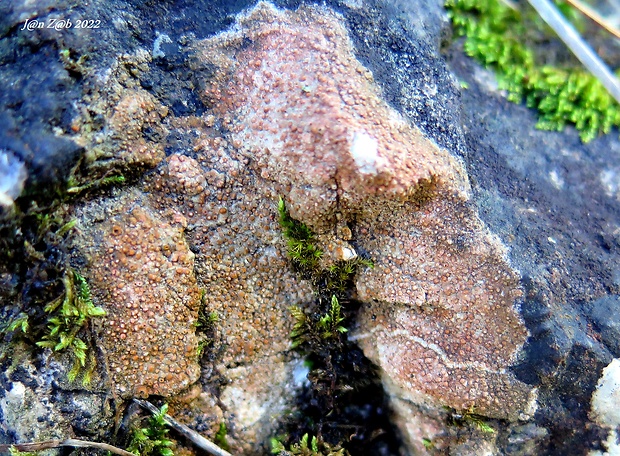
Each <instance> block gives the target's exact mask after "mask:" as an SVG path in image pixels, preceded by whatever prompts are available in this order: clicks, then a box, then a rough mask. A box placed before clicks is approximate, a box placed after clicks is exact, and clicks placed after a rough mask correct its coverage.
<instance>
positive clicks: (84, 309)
mask: <svg viewBox="0 0 620 456" xmlns="http://www.w3.org/2000/svg"><path fill="white" fill-rule="evenodd" d="M63 284H64V287H65V291H64V294H63V295H61V296H59V297H58V298H57V299H55V300H53V301H52V302H50V303H49V304H47V305H46V306H45V309H44V310H45V312H46V313H47V314H48V319H47V328H46V331H45V333H44V334H43V336H42V337H41V340H39V341H38V342H37V345H38V346H39V347H43V348H50V349H52V350H53V351H56V352H59V351H63V350H65V349H68V348H70V349H71V351H72V353H73V356H74V358H75V361H74V364H73V368H72V369H71V370H70V371H69V373H68V375H67V376H68V378H69V380H70V381H74V380H75V379H76V378H77V377H78V375H80V374H82V382H83V383H84V384H85V385H87V384H89V383H90V380H91V376H92V372H93V370H94V367H95V358H94V355H93V354H92V350H90V348H89V345H88V344H87V343H86V342H84V341H83V340H82V339H81V338H80V337H78V333H79V332H80V331H82V330H83V329H84V327H85V326H86V325H87V323H88V322H89V321H90V319H91V318H93V317H101V316H103V315H105V311H104V310H103V309H102V308H101V307H97V306H95V305H94V304H93V301H92V298H91V295H90V288H89V287H88V283H87V282H86V279H84V277H82V276H81V275H80V274H79V273H77V272H76V271H74V270H71V269H70V270H68V271H67V272H66V274H65V276H64V277H63ZM87 355H88V362H87Z"/></svg>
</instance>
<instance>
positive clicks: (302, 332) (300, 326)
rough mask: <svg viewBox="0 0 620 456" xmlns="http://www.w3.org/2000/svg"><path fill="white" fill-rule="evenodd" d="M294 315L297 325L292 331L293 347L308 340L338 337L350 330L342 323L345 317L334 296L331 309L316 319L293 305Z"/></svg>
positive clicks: (292, 311)
mask: <svg viewBox="0 0 620 456" xmlns="http://www.w3.org/2000/svg"><path fill="white" fill-rule="evenodd" d="M290 311H291V313H292V314H293V317H294V318H295V325H294V326H293V330H292V331H291V340H292V341H293V344H292V347H293V348H297V347H300V346H301V345H303V344H305V343H307V342H311V341H314V342H318V343H319V344H320V342H321V340H327V339H337V338H338V337H339V335H340V334H344V333H346V332H347V331H348V330H347V328H345V327H344V326H343V325H342V324H341V323H342V322H343V321H344V319H345V317H344V316H343V315H342V307H341V306H340V303H338V298H336V296H332V300H331V306H330V308H329V310H328V311H327V312H326V313H325V314H324V315H322V316H321V317H319V318H318V319H314V320H313V318H312V317H311V316H308V315H306V313H305V312H304V311H303V310H302V309H301V308H299V307H297V306H293V307H291V308H290Z"/></svg>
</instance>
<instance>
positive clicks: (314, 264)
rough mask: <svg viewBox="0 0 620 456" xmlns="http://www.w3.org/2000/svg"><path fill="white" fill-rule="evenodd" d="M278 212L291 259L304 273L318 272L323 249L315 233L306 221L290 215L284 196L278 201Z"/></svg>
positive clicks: (312, 273)
mask: <svg viewBox="0 0 620 456" xmlns="http://www.w3.org/2000/svg"><path fill="white" fill-rule="evenodd" d="M278 213H279V216H280V218H279V221H280V226H281V227H282V229H283V230H284V237H285V238H286V242H287V245H288V255H289V256H290V258H291V260H292V261H293V263H294V264H295V265H296V266H298V267H299V268H300V269H301V270H302V271H303V272H304V273H306V274H308V275H314V274H316V272H317V270H318V266H319V260H320V259H321V257H322V256H323V251H322V250H321V249H319V248H318V247H317V246H316V245H315V244H314V241H315V240H314V234H313V233H312V231H311V230H310V228H308V226H306V224H305V223H302V222H299V221H297V220H295V219H293V218H292V217H291V216H290V214H289V213H288V210H287V209H286V204H285V203H284V200H283V199H282V198H280V200H279V201H278Z"/></svg>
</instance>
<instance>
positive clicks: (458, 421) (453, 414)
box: [446, 407, 496, 434]
mask: <svg viewBox="0 0 620 456" xmlns="http://www.w3.org/2000/svg"><path fill="white" fill-rule="evenodd" d="M446 410H447V412H448V424H449V425H452V426H470V427H474V428H475V429H477V430H479V431H480V432H484V433H485V434H495V432H496V431H495V429H494V428H493V426H491V425H490V424H489V423H488V421H489V419H488V418H487V417H484V416H482V415H478V414H477V413H476V412H475V408H474V407H470V408H468V409H467V410H464V411H462V412H457V411H456V410H454V409H450V408H447V409H446Z"/></svg>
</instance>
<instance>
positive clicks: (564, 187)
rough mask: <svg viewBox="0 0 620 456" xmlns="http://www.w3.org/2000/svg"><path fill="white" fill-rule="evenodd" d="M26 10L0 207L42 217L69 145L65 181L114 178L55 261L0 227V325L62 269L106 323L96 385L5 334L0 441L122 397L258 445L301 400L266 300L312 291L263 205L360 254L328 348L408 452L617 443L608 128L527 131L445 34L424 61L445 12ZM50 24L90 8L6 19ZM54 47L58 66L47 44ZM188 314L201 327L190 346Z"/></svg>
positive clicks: (7, 55)
mask: <svg viewBox="0 0 620 456" xmlns="http://www.w3.org/2000/svg"><path fill="white" fill-rule="evenodd" d="M5 3H6V2H5ZM22 3H23V2H20V3H15V4H10V5H9V6H10V9H9V8H8V7H7V11H9V14H7V15H6V16H4V17H3V18H1V19H0V38H1V40H0V82H2V84H3V85H4V86H7V87H9V84H10V83H13V82H17V84H15V85H13V86H11V87H14V88H15V89H14V90H12V91H3V92H2V93H1V94H0V176H3V177H2V180H1V181H0V198H4V199H2V201H0V203H2V204H3V205H4V203H3V201H5V199H6V201H9V200H11V202H12V201H13V200H16V207H17V206H18V207H20V208H21V209H26V208H28V207H33V206H32V205H30V201H31V200H34V201H37V202H39V203H41V207H44V204H43V202H44V201H45V200H46V198H47V199H49V198H51V197H52V195H54V191H53V189H57V188H59V186H60V187H62V185H64V184H63V183H64V181H66V178H67V176H68V173H69V170H70V169H72V168H73V167H74V166H76V165H77V164H78V162H77V160H78V159H79V158H80V157H81V159H82V162H81V163H80V166H79V167H78V168H77V170H78V172H79V173H83V175H86V176H91V178H92V179H93V180H95V179H100V178H102V177H106V176H108V175H110V173H112V174H116V173H119V172H122V173H124V174H126V175H127V177H128V181H129V185H125V186H121V187H118V188H115V189H112V190H106V189H104V190H98V191H93V192H91V193H90V194H88V195H87V196H86V198H84V199H81V200H80V199H77V200H74V201H71V204H70V205H69V206H68V207H66V208H64V209H63V210H65V211H66V212H67V213H68V214H69V215H70V216H72V217H76V218H77V219H78V225H77V226H78V229H79V231H78V232H76V235H75V238H74V241H73V244H72V250H71V252H63V251H62V249H56V250H54V249H51V248H50V249H49V251H48V250H46V251H45V252H46V253H45V255H47V256H45V259H44V260H36V261H42V262H43V263H36V261H35V260H33V259H32V258H31V257H30V256H28V254H27V252H26V248H25V247H23V240H24V239H28V238H27V236H29V234H28V233H29V232H30V231H32V227H30V228H29V227H27V226H25V225H24V226H21V225H19V224H20V223H21V219H18V220H17V221H14V222H11V223H8V222H6V221H5V219H0V220H2V223H3V225H2V226H0V228H2V230H3V231H2V233H3V238H2V244H0V245H6V246H7V248H11V249H16V252H17V253H16V254H15V255H13V256H11V258H9V257H8V256H7V258H1V257H0V279H1V281H0V297H1V298H2V304H3V306H5V308H6V310H3V312H2V313H1V315H3V318H4V317H5V316H6V315H14V314H15V313H16V311H15V310H14V309H17V308H18V307H20V306H24V305H27V304H23V303H28V302H31V301H32V299H33V298H32V296H36V293H37V290H38V288H37V286H38V287H43V288H44V289H46V290H48V291H49V290H50V289H53V288H54V286H55V284H56V282H54V280H55V279H54V276H53V275H52V276H50V275H49V274H48V273H47V272H46V271H47V270H48V269H49V264H50V263H54V264H60V263H62V261H64V259H66V258H69V259H70V261H71V262H72V266H73V267H75V268H78V269H80V270H81V271H82V273H83V275H84V276H85V277H86V278H87V279H88V280H89V283H90V284H91V288H92V291H93V296H94V299H95V304H96V305H101V306H103V307H104V308H106V310H107V311H108V318H107V319H104V320H102V321H101V322H100V323H97V324H96V325H94V327H93V329H94V334H96V335H97V337H98V340H99V351H98V352H97V359H98V361H99V362H98V366H99V368H98V371H97V373H96V378H95V382H94V385H92V386H91V387H86V388H83V387H81V386H79V385H78V386H76V385H71V384H69V383H68V382H67V381H66V380H64V377H63V375H64V371H63V369H65V370H66V369H67V365H70V362H69V361H70V360H68V359H65V358H63V357H62V356H61V357H57V356H50V354H49V353H45V354H41V353H40V352H37V351H34V352H33V348H32V347H28V346H23V345H18V346H16V345H14V344H15V343H16V342H15V340H13V341H11V339H10V338H8V339H7V341H6V343H9V342H10V343H11V344H13V345H11V347H13V348H12V349H9V348H6V347H5V348H3V349H2V353H3V355H2V356H3V357H2V358H0V360H1V361H2V363H3V364H2V365H3V366H5V370H4V373H3V374H2V377H1V378H2V384H3V385H4V386H5V388H4V390H5V391H4V395H2V394H0V396H1V397H0V410H1V412H2V414H1V418H0V420H1V421H2V426H0V429H2V432H0V441H2V442H15V441H24V440H31V439H43V438H47V437H64V436H69V434H70V433H71V432H73V433H74V434H76V435H77V436H90V437H92V438H98V439H106V438H110V437H111V431H112V429H113V427H114V425H113V423H112V421H111V417H112V416H113V415H114V408H115V407H116V406H118V405H119V404H120V403H121V402H122V401H123V400H125V399H128V398H130V397H132V396H134V395H136V396H148V395H163V396H166V399H167V400H172V401H173V403H174V404H175V405H174V406H173V407H172V408H171V410H172V411H173V412H174V413H176V414H179V415H180V416H183V417H184V419H185V421H186V422H187V423H189V424H191V425H193V426H194V427H196V428H197V429H199V430H200V432H202V433H204V434H205V435H206V436H208V437H211V438H213V437H214V435H215V433H216V432H217V430H218V429H219V426H220V423H221V422H225V423H226V424H227V426H228V428H229V442H230V443H231V445H232V447H233V450H234V451H236V452H238V453H241V454H257V453H261V452H265V451H267V441H268V438H269V437H270V436H272V435H274V434H275V433H276V432H277V430H278V426H279V424H278V423H279V422H280V420H281V418H282V417H283V416H285V415H287V412H289V411H291V410H294V409H295V408H296V407H297V406H298V405H299V403H298V401H297V400H296V396H297V395H298V394H300V392H302V391H305V390H304V388H305V387H304V384H305V382H304V380H303V376H304V373H305V372H306V371H305V370H304V369H303V367H302V366H303V364H302V357H301V356H300V355H299V354H298V353H295V352H293V351H291V350H290V338H289V332H290V329H291V327H292V325H293V321H292V317H291V315H290V313H289V311H288V310H287V309H288V307H289V306H290V305H293V304H300V303H308V302H312V300H313V299H314V295H313V289H312V286H311V284H310V282H309V281H308V280H304V279H303V278H301V277H300V276H299V274H297V273H296V272H295V271H294V270H293V269H292V268H291V264H290V262H289V260H288V258H287V253H286V244H285V241H284V240H283V238H282V232H281V228H280V227H279V225H278V222H277V201H278V198H279V197H280V196H281V197H283V198H284V199H285V201H286V203H287V206H288V208H289V210H290V214H291V216H293V217H294V218H296V219H298V220H300V221H302V222H304V223H306V224H307V225H308V226H309V227H311V228H312V229H313V230H314V231H315V232H316V233H317V243H318V244H319V246H320V247H321V248H322V249H323V250H324V251H325V255H324V258H323V259H322V261H323V262H324V263H325V266H329V265H333V264H334V263H335V262H337V261H339V260H343V259H352V258H355V257H356V256H357V255H363V256H364V257H366V258H367V257H370V258H372V259H373V261H374V263H375V267H374V269H365V270H361V271H360V272H359V273H358V275H357V277H356V278H355V282H354V283H353V284H352V286H351V289H350V290H348V291H349V295H350V296H351V297H352V298H353V299H354V301H355V303H356V305H358V306H359V311H357V314H356V316H355V317H354V320H355V321H351V322H350V325H349V329H350V331H349V333H348V337H349V339H350V340H351V341H353V342H355V343H356V344H357V345H358V347H359V348H361V350H362V351H363V353H364V354H365V356H366V357H367V358H368V359H370V360H371V361H372V362H373V363H374V364H375V365H376V366H377V368H378V378H377V379H375V380H376V381H377V382H379V381H380V382H381V385H382V388H383V390H384V392H385V394H386V395H387V397H388V401H389V407H390V409H391V411H392V415H391V418H392V425H393V426H394V427H396V428H397V429H398V432H399V435H400V437H401V439H402V442H403V452H405V453H407V454H425V453H428V454H446V453H447V454H511V455H518V454H519V455H521V454H523V455H525V454H541V455H544V454H550V455H554V454H557V455H560V454H568V453H569V452H570V453H571V454H587V453H588V451H590V450H593V451H600V452H601V453H602V452H604V451H606V450H610V449H611V447H612V446H613V445H612V443H613V442H611V440H612V437H613V436H612V432H610V431H609V428H610V426H613V425H611V424H610V419H611V418H610V416H612V415H613V413H612V414H610V413H611V412H609V410H607V409H605V408H604V407H602V406H601V402H604V401H605V398H606V397H609V396H610V395H609V394H607V395H605V392H606V391H607V389H609V388H608V386H609V385H612V384H613V381H615V380H614V379H615V377H614V375H612V374H613V372H616V371H615V370H614V369H615V367H614V366H615V364H614V363H615V362H616V361H614V362H612V359H613V358H619V357H620V352H619V351H618V350H619V347H620V336H619V334H620V333H619V331H618V325H619V324H620V314H619V313H618V312H617V309H616V307H617V306H616V304H617V301H618V295H619V294H620V269H619V267H618V265H619V264H620V258H619V257H620V236H619V235H618V232H619V230H620V227H619V225H618V220H620V202H619V197H618V195H619V190H618V189H619V188H620V184H619V182H618V174H619V172H620V171H619V170H618V166H617V163H618V161H619V159H620V143H619V142H618V140H617V137H616V136H614V135H617V132H616V133H615V134H614V135H610V136H607V137H604V138H600V139H598V140H595V141H593V142H592V143H590V144H588V145H583V144H581V143H580V142H579V140H578V136H577V134H576V133H575V132H572V131H568V132H565V133H549V132H539V131H536V130H535V129H534V124H535V122H536V120H535V117H534V114H533V113H531V112H529V111H528V110H527V109H526V108H524V107H522V106H516V105H513V104H510V103H508V102H507V101H506V100H505V99H504V98H503V96H502V94H500V93H497V92H496V89H494V85H493V84H489V83H488V81H489V80H492V79H493V76H492V75H490V74H489V73H486V72H485V71H484V70H482V69H480V68H478V67H476V66H475V65H474V64H473V63H472V62H471V61H469V60H468V59H466V58H465V57H463V55H462V53H461V52H460V50H459V47H458V43H456V44H453V45H452V47H451V48H449V49H448V50H447V51H446V54H445V55H443V56H442V55H441V54H440V51H439V45H440V41H441V40H442V39H444V36H442V34H443V35H445V34H446V30H447V29H446V27H447V25H448V24H447V22H446V17H445V14H444V13H443V11H442V7H441V4H440V2H416V1H412V2H404V1H403V2H401V1H391V2H382V1H343V2H340V1H330V2H327V3H326V4H323V3H321V4H320V5H313V4H312V2H297V1H290V2H289V1H280V2H276V3H275V4H266V3H263V4H261V5H259V6H258V7H256V8H254V6H255V3H253V2H203V1H200V0H196V1H189V0H188V1H179V2H175V5H174V7H172V6H170V5H169V4H168V3H165V2H161V3H157V4H153V5H151V4H142V3H138V2H128V1H122V0H110V1H106V2H98V3H97V4H96V5H92V6H91V7H89V8H90V9H84V7H83V6H80V5H78V4H77V3H76V2H56V4H55V9H54V10H53V11H52V10H51V9H50V4H49V2H34V3H36V5H30V3H32V2H30V3H29V5H30V6H28V8H26V7H25V4H22ZM2 4H3V2H2V1H0V5H2ZM300 5H301V7H300ZM298 7H300V8H299V9H298ZM246 8H251V9H246ZM244 9H246V10H245V11H244V12H242V10H244ZM241 12H242V13H241ZM35 13H36V14H35ZM61 13H62V14H65V15H66V16H67V17H68V18H72V19H73V20H74V22H75V19H76V18H78V17H83V16H84V15H85V14H88V15H91V16H93V18H99V17H100V18H109V21H108V22H106V24H105V27H103V28H102V29H100V30H98V31H97V30H90V31H89V30H81V31H76V30H65V31H58V30H44V31H33V32H32V33H30V32H29V31H19V30H18V29H19V26H20V24H21V23H22V22H23V21H24V20H26V19H32V18H34V17H35V16H37V17H40V18H41V19H46V18H48V17H58V15H59V14H61ZM240 13H241V14H240ZM95 16H97V17H95ZM61 48H62V49H65V48H67V49H69V50H70V53H69V56H70V59H69V60H67V58H65V59H64V60H63V59H62V58H60V57H59V58H55V57H54V58H51V57H49V56H50V55H51V56H56V54H57V51H58V49H61ZM83 55H88V56H89V57H90V60H88V61H87V62H89V63H88V65H90V66H88V65H87V66H86V67H80V65H78V61H79V57H80V56H83ZM446 61H447V63H446ZM448 65H449V66H448ZM26 75H28V77H26ZM458 79H460V80H464V81H466V82H467V83H468V85H469V87H470V88H469V89H468V90H465V91H461V89H460V86H459V84H458V82H457V81H458ZM5 151H8V152H5ZM3 157H4V158H3ZM3 160H4V161H3ZM22 185H25V188H24V192H22ZM20 194H21V195H22V197H21V198H20V197H19V196H20ZM24 220H27V221H28V223H31V219H29V218H26V219H24ZM29 230H30V231H29ZM4 233H6V236H4ZM24 236H25V237H24ZM36 248H42V247H41V246H37V247H36ZM20 249H21V250H20ZM15 258H17V260H15ZM42 271H43V272H42ZM34 285H36V286H34ZM201 289H203V290H205V292H204V294H201V293H200V290H201ZM201 305H204V306H205V307H206V309H207V311H213V312H216V313H217V314H219V316H220V319H219V321H218V322H217V323H216V324H215V326H214V328H212V329H211V331H212V332H211V333H210V335H209V336H208V337H210V338H211V339H209V341H210V343H211V344H212V345H210V347H211V348H209V349H208V352H207V355H206V356H204V357H203V358H202V359H199V357H198V353H197V350H198V346H199V343H200V342H201V341H203V342H205V341H207V339H206V337H207V336H205V335H200V334H198V335H197V334H196V331H195V328H194V323H195V322H196V321H197V318H198V309H199V308H200V306H201ZM20 309H21V308H20ZM30 312H31V314H32V315H33V316H35V317H36V315H37V312H36V311H35V310H32V309H30ZM352 318H353V317H352ZM118 341H122V344H119V343H118ZM3 347H4V346H3ZM15 347H18V348H19V350H21V351H23V353H24V355H23V356H21V355H20V358H19V359H20V360H23V362H22V364H23V366H22V367H23V368H18V367H16V366H13V365H11V359H10V357H8V355H7V354H8V353H15V350H16V348H15ZM10 350H13V351H10ZM20 362H21V361H20ZM610 363H611V364H610ZM610 366H611V367H610ZM69 368H70V367H69ZM603 369H605V370H603ZM300 372H301V374H300ZM300 376H301V378H300ZM610 379H611V380H610ZM606 385H607V386H606ZM597 388H598V389H597ZM606 388H607V389H606ZM595 391H596V393H595V395H594V396H592V395H593V393H594V392H595ZM52 398H53V399H54V400H52ZM58 398H60V399H58ZM111 398H112V399H111ZM302 400H303V399H302ZM54 401H56V402H54ZM116 401H118V402H116ZM59 410H60V412H59ZM41 415H45V416H46V417H59V418H58V419H56V418H53V419H52V418H49V419H48V418H46V419H43V420H38V419H37V418H38V417H39V416H41ZM481 423H482V424H481ZM484 426H487V428H485V427H484ZM488 427H490V428H492V430H493V432H485V431H484V429H487V431H488ZM610 436H611V437H610ZM386 454H387V453H386Z"/></svg>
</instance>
